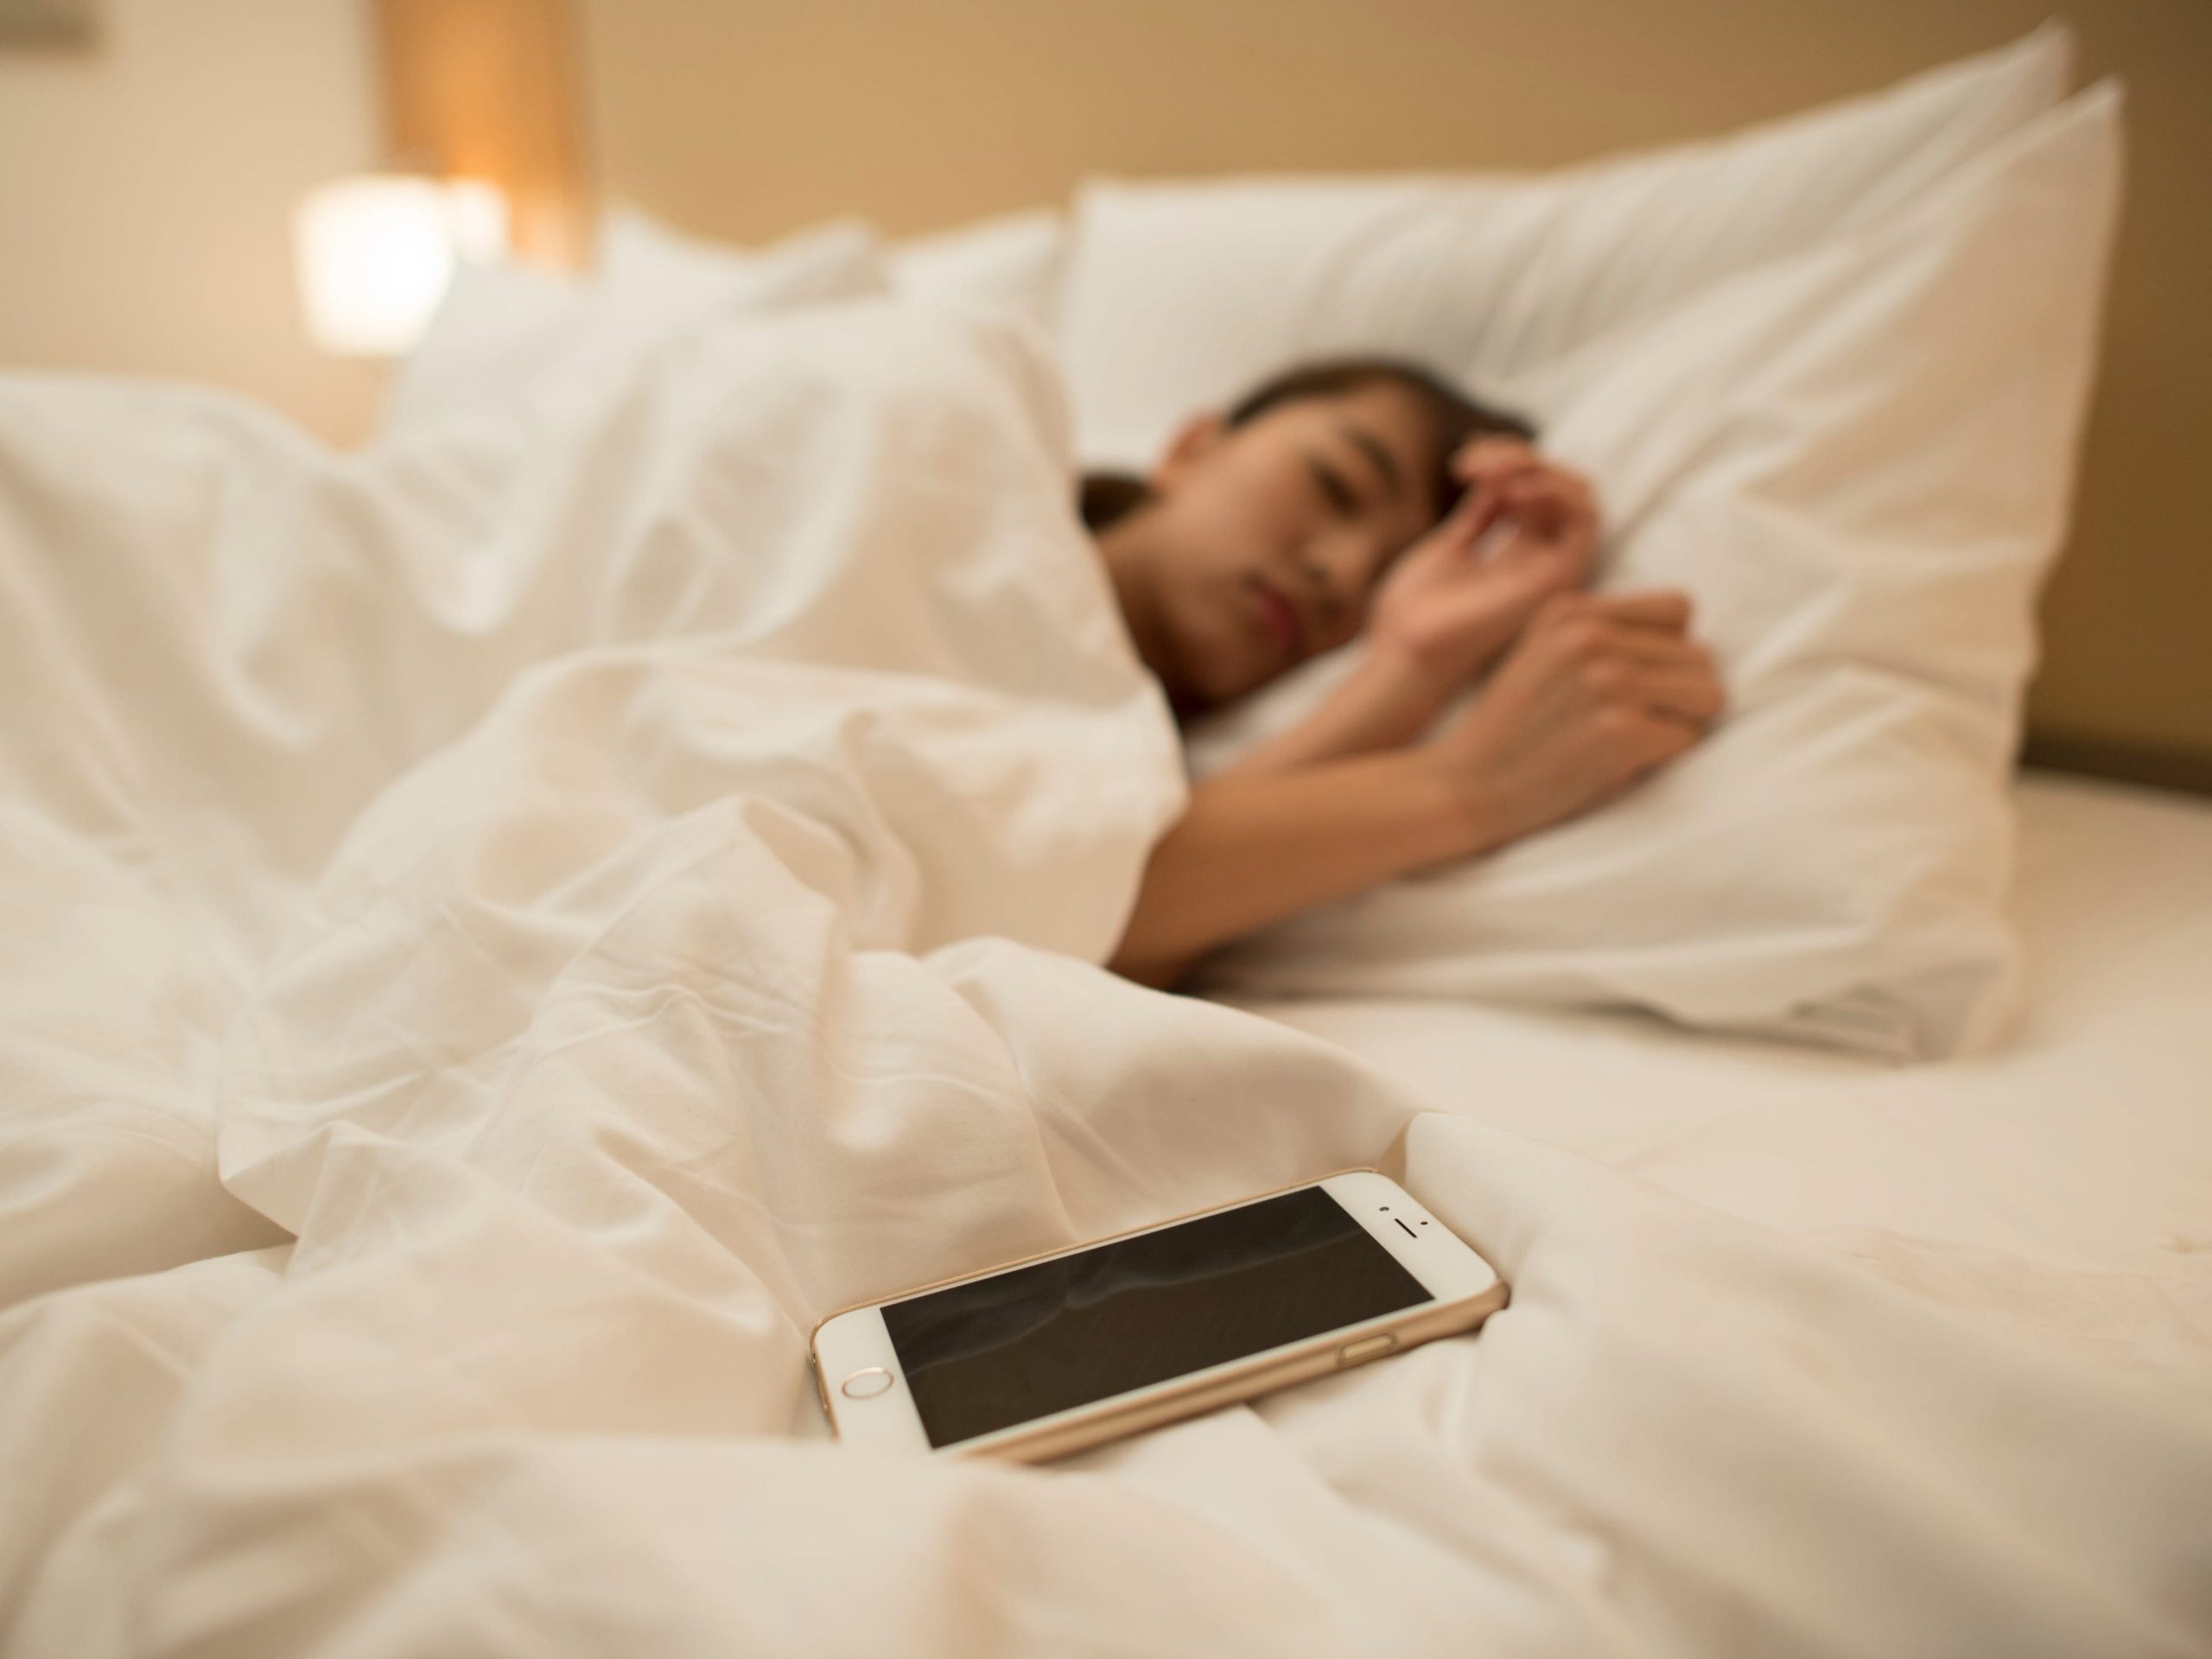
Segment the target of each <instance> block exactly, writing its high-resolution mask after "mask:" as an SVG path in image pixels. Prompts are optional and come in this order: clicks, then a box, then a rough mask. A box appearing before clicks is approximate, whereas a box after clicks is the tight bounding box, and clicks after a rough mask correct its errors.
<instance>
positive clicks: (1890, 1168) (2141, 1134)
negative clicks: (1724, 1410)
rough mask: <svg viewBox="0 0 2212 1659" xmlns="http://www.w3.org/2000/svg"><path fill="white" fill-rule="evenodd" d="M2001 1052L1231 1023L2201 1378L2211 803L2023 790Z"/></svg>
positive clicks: (2050, 786)
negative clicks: (1826, 1049)
mask: <svg viewBox="0 0 2212 1659" xmlns="http://www.w3.org/2000/svg"><path fill="white" fill-rule="evenodd" d="M2013 798H2014V801H2015V803H2016V804H2017V807H2018V811H2019V814H2020V821H2021V825H2022V830H2023V836H2024V847H2023V855H2022V862H2021V867H2020V871H2019V874H2018V878H2017V880H2016V884H2015V897H2014V904H2015V906H2016V913H2017V915H2018V921H2019V925H2020V926H2021V929H2022V931H2023V932H2024V935H2025V938H2026V950H2027V957H2028V963H2029V976H2030V989H2029V991H2028V993H2027V996H2026V1000H2025V1003H2024V1007H2023V1009H2022V1011H2021V1013H2020V1014H2019V1015H2018V1024H2017V1026H2016V1027H2015V1028H2014V1031H2013V1033H2012V1036H2011V1038H2010V1040H2009V1041H2008V1042H2007V1043H2006V1044H2005V1046H2003V1047H2002V1048H2000V1049H1999V1050H1998V1051H1997V1052H1994V1053H1993V1054H1991V1055H1988V1056H1986V1057H1984V1058H1978V1059H1974V1060H1967V1061H1961V1062H1954V1063H1952V1064H1949V1065H1939V1066H1911V1067H1903V1068H1899V1067H1895V1066H1890V1065H1882V1064H1880V1063H1873V1062H1866V1061H1862V1060H1854V1059H1852V1058H1847V1057H1844V1056H1840V1055H1835V1054H1828V1053H1821V1052H1811V1051H1808V1050H1806V1049H1804V1048H1802V1047H1793V1046H1782V1045H1777V1044H1769V1043H1761V1042H1758V1041H1756V1040H1743V1039H1719V1040H1716V1039H1713V1038H1711V1037H1700V1036H1699V1035H1697V1034H1695V1033H1688V1032H1685V1031H1682V1030H1680V1029H1678V1028H1675V1027H1670V1026H1668V1025H1667V1024H1665V1023H1664V1022H1662V1021H1660V1020H1655V1019H1652V1018H1649V1016H1637V1015H1633V1014H1599V1013H1591V1014H1556V1013H1552V1014H1546V1013H1536V1012H1522V1011H1514V1010H1507V1009H1497V1008H1468V1007H1461V1006H1456V1005H1448V1004H1431V1003H1423V1002H1420V1001H1410V1000H1400V1001H1373V1002H1366V1001H1351V1000H1344V1001H1311V1002H1299V1001H1265V1002H1257V1003H1250V1004H1248V1005H1247V1006H1249V1007H1254V1008H1255V1010H1256V1011H1258V1012H1261V1013H1263V1014H1266V1015H1268V1017H1269V1018H1271V1019H1275V1020H1283V1021H1285V1022H1286V1023H1287V1024H1290V1025H1294V1026H1295V1027H1298V1028H1299V1029H1300V1030H1302V1031H1307V1032H1311V1033H1313V1034H1314V1035H1316V1036H1319V1037H1324V1038H1326V1039H1328V1040H1330V1041H1332V1042H1334V1043H1338V1044H1341V1045H1343V1046H1345V1047H1346V1048H1348V1049H1350V1050H1351V1051H1352V1052H1355V1053H1357V1054H1359V1055H1361V1056H1363V1058H1367V1059H1369V1060H1370V1061H1371V1062H1373V1063H1374V1064H1375V1065H1377V1066H1378V1067H1380V1068H1382V1069H1383V1070H1384V1071H1388V1072H1389V1073H1390V1074H1391V1075H1393V1076H1394V1077H1400V1078H1402V1079H1403V1080H1404V1081H1405V1082H1406V1083H1407V1084H1408V1085H1410V1086H1411V1087H1413V1088H1414V1089H1416V1090H1419V1091H1420V1092H1421V1096H1422V1097H1423V1098H1424V1099H1425V1100H1427V1101H1429V1102H1432V1103H1434V1104H1435V1105H1436V1106H1437V1107H1438V1108H1439V1109H1443V1110H1448V1111H1453V1112H1461V1113H1466V1114H1469V1115H1471V1116H1476V1117H1479V1118H1480V1119H1482V1120H1483V1121H1484V1122H1489V1123H1494V1124H1496V1125H1497V1126H1498V1127H1500V1128H1507V1129H1510V1130H1512V1131H1514V1132H1515V1133H1516V1134H1519V1135H1528V1136H1530V1137H1531V1138H1533V1139H1535V1140H1539V1141H1546V1142H1548V1143H1549V1144H1551V1145H1554V1146H1559V1147H1566V1148H1567V1149H1569V1150H1571V1151H1574V1152H1578V1153H1580V1154H1584V1155H1586V1156H1589V1157H1592V1158H1595V1159H1598V1160H1600V1161H1602V1162H1605V1163H1607V1164H1610V1165H1611V1166H1614V1167H1616V1168H1620V1169H1624V1170H1629V1171H1632V1172H1633V1173H1636V1174H1637V1175H1638V1176H1641V1177H1643V1179H1647V1180H1650V1181H1653V1182H1656V1184H1658V1185H1662V1186H1664V1187H1666V1188H1667V1189H1668V1190H1669V1191H1670V1192H1678V1193H1680V1194H1681V1195H1682V1196H1683V1197H1685V1198H1692V1199H1694V1200H1696V1201H1697V1202H1698V1203H1700V1204H1705V1205H1711V1206H1713V1208H1714V1209H1717V1210H1722V1211H1727V1212H1729V1213H1730V1214H1732V1215H1738V1216H1741V1217H1744V1218H1745V1219H1746V1220H1750V1221H1755V1222H1758V1224H1761V1225H1763V1226H1766V1227H1770V1228H1773V1229H1775V1230H1777V1231H1780V1232H1783V1233H1787V1234H1790V1235H1793V1236H1799V1237H1802V1238H1804V1239H1806V1240H1808V1242H1810V1243H1815V1244H1816V1245H1818V1246H1820V1247H1821V1248H1822V1249H1827V1250H1830V1251H1834V1252H1835V1253H1838V1254H1840V1255H1847V1256H1850V1257H1852V1258H1853V1259H1854V1260H1856V1261H1858V1262H1861V1263H1862V1264H1864V1265H1865V1266H1866V1267H1868V1268H1871V1269H1872V1271H1874V1272H1876V1273H1878V1274H1882V1275H1883V1276H1885V1277H1886V1278H1889V1279H1891V1280H1892V1281H1894V1282H1897V1283H1899V1284H1902V1285H1904V1286H1906V1287H1910V1288H1912V1289H1914V1290H1916V1291H1918V1292H1920V1293H1922V1294H1926V1295H1929V1296H1931V1297H1934V1298H1935V1299H1936V1300H1940V1301H1942V1303H1943V1304H1944V1305H1945V1306H1948V1307H1951V1308H1953V1309H1955V1310H1956V1311H1958V1312H1959V1313H1962V1314H1964V1315H1966V1316H1967V1317H1969V1318H1978V1319H1985V1320H1987V1321H1990V1322H1992V1323H1993V1324H1995V1325H1999V1326H2001V1327H2003V1328H2004V1329H2005V1330H2006V1331H2008V1332H2010V1333H2012V1334H2013V1335H2015V1336H2018V1337H2019V1338H2023V1339H2025V1340H2030V1341H2035V1342H2038V1343H2045V1344H2054V1345H2058V1346H2063V1347H2067V1348H2072V1349H2075V1350H2079V1351H2094V1352H2096V1353H2098V1354H2100V1355H2102V1356H2106V1357H2110V1358H2112V1359H2113V1360H2115V1361H2118V1362H2120V1363H2126V1364H2130V1365H2143V1366H2149V1367H2153V1368H2156V1367H2164V1366H2171V1367H2173V1368H2176V1369H2177V1371H2178V1372H2179V1373H2181V1374H2183V1375H2184V1376H2198V1377H2201V1376H2202V1370H2203V1368H2204V1366H2205V1364H2206V1363H2207V1361H2208V1359H2212V1354H2208V1353H2207V1351H2206V1350H2207V1344H2208V1342H2212V1309H2209V1308H2208V1306H2207V1302H2206V1297H2207V1296H2208V1294H2212V1267H2208V1266H2207V1264H2206V1263H2205V1261H2204V1259H2203V1252H2204V1249H2205V1244H2206V1241H2205V1238H2204V1221H2205V1217H2208V1216H2212V1187H2208V1178H2212V1110H2208V1107H2212V1046H2208V1036H2207V1033H2206V1030H2205V1025H2204V1021H2203V1020H2202V1017H2201V1015H2202V1009H2203V1008H2204V1007H2205V1002H2206V983H2207V973H2208V969H2212V882H2208V878H2207V875H2206V872H2207V871H2208V870H2212V808H2208V807H2207V806H2206V805H2204V804H2202V802H2200V801H2196V800H2194V799H2191V798H2188V797H2185V796H2177V795H2172V794H2167V793H2163V792H2160V791H2151V790H2145V789H2140V788H2135V787H2131V786H2128V785H2115V784H2110V783H2101V782H2097V781H2094V780H2090V779H2078V778H2066V777H2062V776H2059V775H2056V774H2050V773H2039V772H2027V773H2024V775H2023V776H2022V778H2021V779H2020V781H2019V783H2018V785H2016V787H2015V790H2014V797H2013Z"/></svg>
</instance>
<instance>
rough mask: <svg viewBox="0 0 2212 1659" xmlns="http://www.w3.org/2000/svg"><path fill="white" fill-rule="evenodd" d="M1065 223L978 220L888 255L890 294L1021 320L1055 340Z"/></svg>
mask: <svg viewBox="0 0 2212 1659" xmlns="http://www.w3.org/2000/svg"><path fill="white" fill-rule="evenodd" d="M1067 241H1068V232H1067V218H1066V216H1065V214H1063V213H1060V212H1059V210H1058V209H1057V208H1050V207H1039V208H1035V209H1033V210H1032V211H1030V212H1028V213H1007V214H1004V215H1001V216H1000V217H998V218H995V219H978V220H976V222H975V223H973V224H970V225H963V226H958V227H957V228H955V229H953V230H950V231H940V232H937V233H936V234H934V235H931V236H918V237H912V238H908V239H907V240H906V241H904V242H900V243H899V244H897V245H895V246H893V249H892V251H891V291H892V292H893V294H896V295H897V296H899V297H900V298H901V299H910V300H915V301H918V302H922V303H924V304H928V305H951V306H964V307H969V308H976V309H980V310H987V311H997V312H1002V313H1005V314H1007V315H1013V316H1017V317H1020V319H1021V320H1022V321H1025V322H1027V323H1030V324H1032V325H1033V326H1034V327H1037V328H1039V329H1040V330H1042V331H1043V332H1044V333H1045V334H1046V337H1047V338H1050V337H1051V336H1052V334H1053V333H1054V331H1055V330H1056V329H1057V328H1058V323H1059V311H1060V273H1061V268H1062V265H1063V264H1064V263H1065V259H1066V257H1067Z"/></svg>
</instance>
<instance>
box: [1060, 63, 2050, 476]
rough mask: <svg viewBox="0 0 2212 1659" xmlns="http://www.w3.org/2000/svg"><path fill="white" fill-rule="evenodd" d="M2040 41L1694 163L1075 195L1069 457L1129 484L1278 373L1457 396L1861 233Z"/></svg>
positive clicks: (1941, 172) (2022, 111) (1934, 176)
mask: <svg viewBox="0 0 2212 1659" xmlns="http://www.w3.org/2000/svg"><path fill="white" fill-rule="evenodd" d="M2071 57H2072V46H2071V41H2070V38H2069V35H2067V34H2066V32H2065V31H2064V30H2063V29H2058V28H2056V27H2048V28H2045V29H2040V30H2038V31H2037V32H2036V33H2035V34H2033V35H2029V36H2028V37H2027V38H2026V39H2024V40H2023V41H2018V42H2016V43H2015V44H2013V45H2012V46H2010V47H2007V48H2004V49H2002V50H2000V51H1997V52H1993V53H1989V54H1984V55H1982V56H1980V57H1977V58H1973V59H1969V60H1966V61H1965V62H1962V63H1960V64H1957V65H1954V66H1952V67H1948V68H1944V69H1940V70H1936V71H1934V72H1931V73H1927V74H1924V75H1921V76H1918V77H1916V78H1914V79H1910V80H1908V81H1906V82H1904V84H1902V85H1901V86H1897V87H1896V88H1893V89H1891V91H1889V92H1883V93H1880V94H1878V95H1874V96H1871V97H1866V98H1861V99H1853V100H1851V101H1849V102H1847V103H1843V104H1839V105H1833V106H1831V107H1829V108H1827V109H1824V110H1821V111H1815V112H1813V113H1811V114H1808V115H1804V116H1801V117H1798V118H1796V119H1793V120H1789V121H1784V122H1780V123H1777V124H1770V125H1768V126H1764V127H1759V128H1755V129H1753V130H1750V131H1748V132H1746V133H1744V134H1742V135H1740V136H1738V137H1733V138H1730V139H1726V140H1724V141H1721V142H1719V143H1707V144H1699V145H1691V146H1686V147H1682V148H1678V149H1668V150H1664V151H1662V152H1659V153H1656V154H1653V155H1646V156H1630V157H1627V158H1623V159H1615V160H1611V161H1605V162H1597V163H1593V164H1591V165H1588V166H1585V167H1580V168H1573V169H1571V170H1568V171H1565V172H1560V173H1556V174H1551V175H1538V176H1535V177H1529V176H1526V175H1455V176H1421V175H1386V176H1383V177H1382V178H1380V179H1377V178H1376V177H1373V176H1369V177H1364V178H1359V177H1355V178H1350V179H1329V180H1319V179H1273V180H1258V181H1255V180H1242V181H1240V180H1231V181H1215V182H1200V183H1179V184H1160V183H1142V184H1129V183H1111V182H1097V183H1093V184H1091V185H1090V186H1088V187H1087V188H1085V189H1084V191H1083V192H1082V193H1081V195H1080V197H1079V200H1078V207H1077V219H1076V228H1075V243H1074V249H1073V251H1072V253H1071V258H1070V263H1069V270H1068V276H1067V292H1066V295H1065V311H1064V320H1063V343H1064V347H1065V359H1066V363H1067V368H1068V374H1069V381H1070V391H1071V396H1072V397H1073V400H1074V405H1075V414H1076V426H1077V449H1078V454H1080V455H1081V456H1082V457H1083V459H1084V461H1086V462H1088V463H1090V464H1093V465H1098V466H1114V467H1128V468H1131V469H1134V470H1141V469H1142V468H1144V467H1147V466H1149V465H1150V463H1151V462H1152V461H1154V459H1156V457H1157V454H1158V453H1159V450H1160V447H1161V445H1162V444H1163V443H1164V442H1165V441H1166V437H1167V435H1169V434H1170V433H1171V432H1172V431H1173V428H1174V426H1175V424H1176V423H1177V422H1178V421H1179V420H1180V419H1182V418H1183V417H1184V416H1186V415H1188V414H1189V413H1190V412H1191V411H1192V410H1194V409H1198V408H1202V407H1205V406H1206V405H1208V404H1221V403H1223V402H1224V401H1226V400H1228V399H1229V398H1230V397H1234V396H1235V395H1236V393H1237V392H1239V391H1242V390H1243V389H1244V388H1245V387H1246V386H1247V385H1250V384H1251V383H1253V382H1254V381H1255V380H1257V379H1259V378H1261V377H1262V376H1264V375H1266V374H1268V373H1269V372H1272V371H1274V370H1275V369H1277V368H1279V367H1281V366H1282V365H1284V364H1285V363H1287V361H1289V360H1290V359H1294V358H1297V357H1300V356H1312V355H1317V354H1320V353H1332V352H1338V351H1347V350H1361V351H1386V352H1395V353H1401V354H1403V355H1406V356H1410V357H1414V358H1416V359H1421V360H1423V361H1426V362H1427V363H1429V364H1431V365H1433V366H1434V367H1436V368H1438V369H1440V370H1441V371H1443V372H1446V373H1448V374H1455V375H1464V376H1471V377H1472V378H1473V379H1474V381H1475V382H1476V384H1477V385H1478V386H1483V385H1486V384H1487V383H1490V382H1492V381H1495V380H1497V379H1500V378H1504V377H1508V376H1511V375H1514V374H1516V373H1519V372H1522V371H1524V370H1526V369H1528V368H1529V367H1532V366H1533V365H1536V364H1539V363H1541V362H1544V361H1547V360H1548V359H1551V358H1554V357H1556V356H1558V355H1559V354H1560V353H1562V352H1565V351H1568V350H1571V349H1573V347H1574V346H1577V345H1579V344H1580V343H1581V342H1583V341H1585V340H1590V339H1592V338H1593V337H1595V336H1596V335H1598V334H1601V333H1603V332H1604V331H1605V330H1606V329H1608V328H1611V327H1616V326H1618V325H1619V324H1621V323H1624V322H1626V321H1630V320H1631V319H1633V318H1635V317H1638V316H1644V315H1649V314H1650V313H1651V312H1652V311H1654V310H1655V309H1656V308H1660V307H1662V306H1664V305H1667V304H1669V303H1671V302H1674V301H1675V300H1678V299H1680V298H1681V297H1682V296H1686V295H1688V294H1692V293H1694V292H1696V291H1698V290H1699V289H1702V288H1704V287H1706V286H1707V285H1709V284H1710V283H1713V282H1714V281H1716V280H1718V279H1719V278H1720V277H1725V276H1726V275H1727V274H1728V273H1729V272H1731V271H1733V270H1742V269H1744V268H1745V267H1747V266H1750V265H1752V264H1758V263H1759V262H1760V261H1762V260H1765V259H1770V258H1773V257H1777V256H1778V255H1781V254H1785V253H1789V252H1794V251H1797V250H1798V249H1801V248H1802V247H1804V246H1806V245H1808V244H1809V243H1811V242H1812V241H1814V240H1816V239H1819V238H1824V237H1827V236H1832V235H1834V234H1836V233H1837V232H1840V231H1845V230H1849V229H1852V228H1853V227H1855V226H1861V225H1866V224H1871V223H1872V222H1874V221H1876V220H1878V219H1881V218H1882V217H1884V216H1885V215H1886V214H1888V213H1893V212H1895V211H1897V210H1898V209H1899V208H1901V207H1904V206H1905V205H1907V204H1909V203H1910V202H1911V201H1913V200H1917V199H1919V198H1921V197H1923V196H1924V195H1925V194H1926V193H1927V191H1928V190H1929V189H1930V188H1933V187H1934V186H1936V184H1938V183H1939V182H1940V181H1942V179H1944V178H1945V177H1947V176H1948V175H1949V174H1950V173H1951V172H1952V171H1953V170H1954V169H1955V168H1956V167H1957V166H1958V165H1959V163H1960V162H1962V161H1963V160H1965V159H1966V158H1967V157H1968V156H1972V155H1974V154H1975V153H1977V152H1978V151H1980V149H1984V148H1985V147H1986V146H1987V145H1988V144H1989V143H1991V142H1992V141H1993V140H1994V139H1996V138H1998V137H2002V136H2003V135H2004V134H2005V133H2007V132H2010V131H2012V130H2013V129H2015V128H2016V127H2018V125H2019V124H2021V123H2022V122H2024V121H2025V120H2028V119H2029V118H2031V117H2033V116H2035V115H2036V114H2037V113H2039V112H2040V111H2044V110H2046V109H2048V108H2050V106H2051V105H2052V104H2054V103H2055V102H2056V100H2057V99H2058V98H2059V97H2060V96H2061V94H2062V93H2063V92H2064V89H2065V86H2066V82H2067V78H2068V73H2069V65H2070V61H2071Z"/></svg>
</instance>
